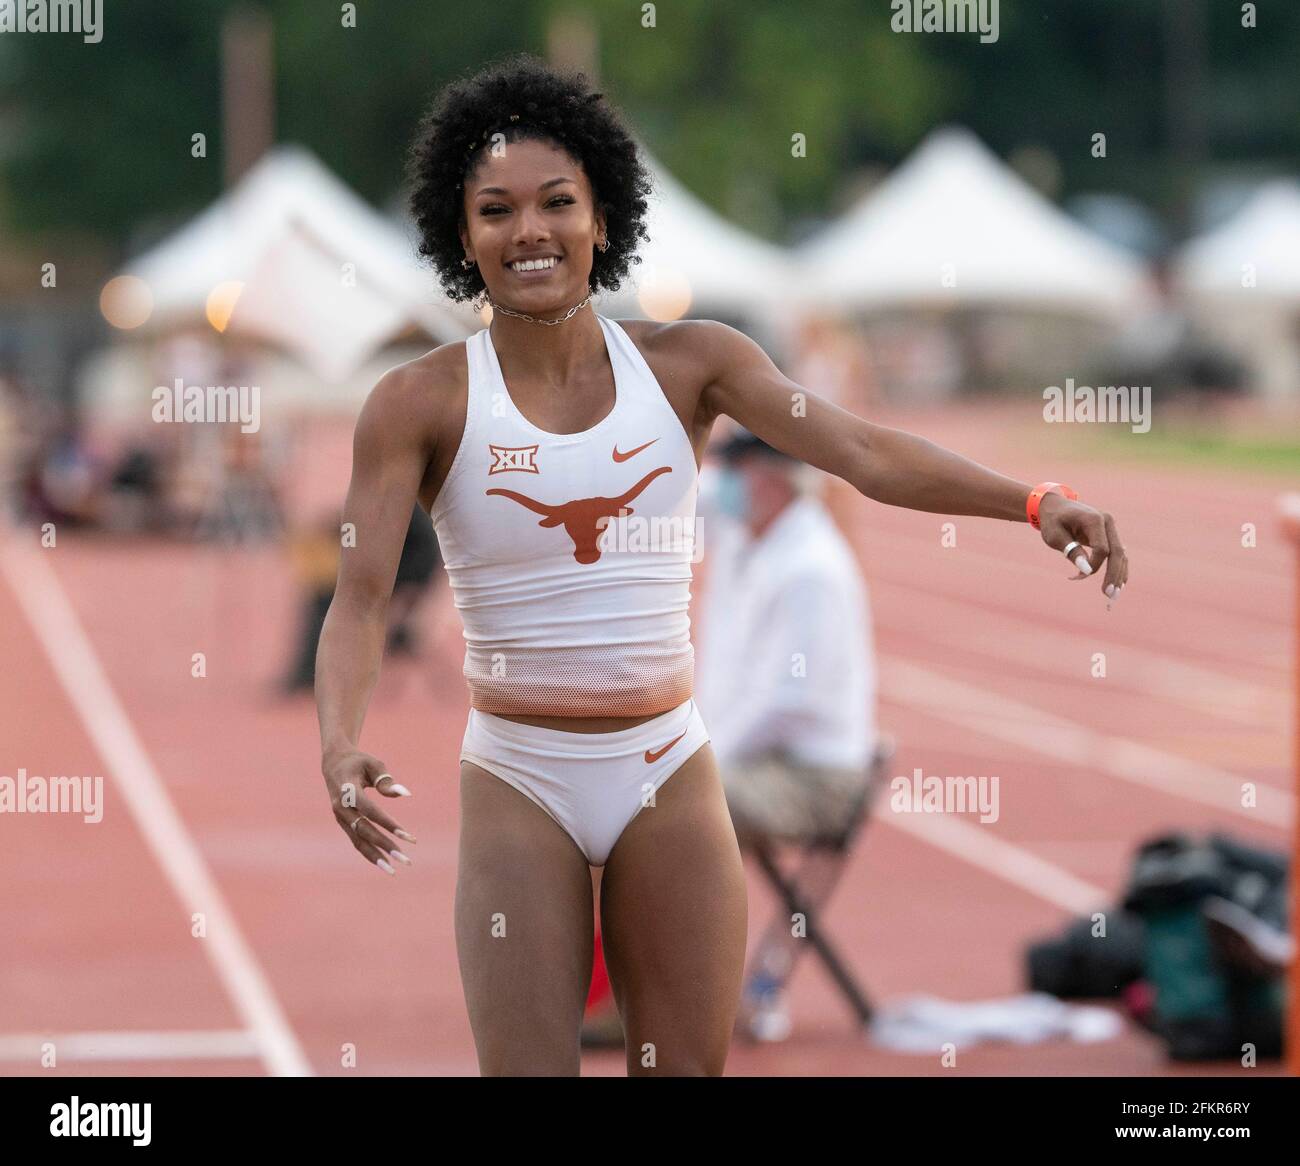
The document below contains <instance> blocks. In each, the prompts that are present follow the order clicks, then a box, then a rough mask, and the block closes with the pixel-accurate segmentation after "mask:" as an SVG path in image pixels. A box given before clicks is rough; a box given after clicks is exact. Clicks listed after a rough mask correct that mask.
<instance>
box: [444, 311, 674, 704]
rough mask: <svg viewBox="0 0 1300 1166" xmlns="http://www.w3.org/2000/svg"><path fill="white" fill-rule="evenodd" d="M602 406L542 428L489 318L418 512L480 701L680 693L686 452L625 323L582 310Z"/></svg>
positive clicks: (647, 697) (623, 699) (665, 698)
mask: <svg viewBox="0 0 1300 1166" xmlns="http://www.w3.org/2000/svg"><path fill="white" fill-rule="evenodd" d="M596 319H597V320H598V321H599V322H600V327H601V331H602V332H603V333H604V336H605V346H606V350H607V352H608V354H609V359H610V363H611V364H612V366H613V371H614V383H615V401H614V407H613V409H612V410H611V411H610V412H609V413H608V414H607V415H606V416H605V417H604V418H603V419H602V420H600V421H598V422H597V423H596V424H595V425H594V426H592V428H590V429H587V430H585V431H583V432H582V433H566V434H557V433H548V432H547V431H546V430H543V429H538V428H537V427H536V426H535V425H533V424H532V423H531V422H530V421H528V420H526V419H525V418H524V416H523V414H522V413H520V412H519V410H518V409H516V408H515V404H514V402H513V401H512V400H511V398H510V392H509V390H508V389H507V388H506V384H505V380H504V378H503V377H502V375H501V366H500V364H499V363H498V361H497V356H496V351H495V350H494V348H493V346H492V337H491V333H490V330H489V329H488V328H484V329H483V330H482V331H480V332H477V333H475V334H474V335H473V336H471V337H470V338H469V339H468V340H467V341H466V343H465V348H466V353H467V356H468V359H469V403H468V408H467V410H466V416H465V430H464V434H463V435H462V437H461V441H460V446H459V448H458V449H457V451H456V456H455V459H454V461H453V462H452V466H451V470H450V471H449V473H448V475H447V480H446V482H445V483H444V484H443V486H442V489H441V490H440V491H439V493H438V497H437V499H436V500H435V501H434V504H433V507H432V509H431V511H430V516H431V517H432V519H433V524H434V528H435V530H436V531H437V534H438V542H439V544H440V548H441V552H442V557H443V562H444V564H445V566H446V570H447V575H448V578H449V579H450V580H451V588H452V593H453V595H454V597H455V603H456V607H457V609H458V610H459V612H460V616H461V620H462V623H463V625H464V632H465V667H464V671H465V679H466V681H467V682H468V684H469V690H470V701H471V703H472V704H473V706H474V707H475V708H477V709H480V710H482V711H483V712H490V713H507V714H531V715H549V716H575V717H576V716H648V715H653V714H657V713H662V712H666V711H667V710H668V709H671V708H675V707H676V706H677V705H679V704H681V703H682V701H684V700H686V699H687V698H688V697H689V696H690V695H691V683H692V671H693V661H694V656H693V651H692V648H691V640H690V616H689V614H688V605H689V603H690V585H691V563H692V561H693V558H694V549H695V543H696V538H695V536H696V529H695V496H696V480H697V476H698V474H697V466H696V462H695V451H694V450H693V449H692V447H691V443H690V440H689V439H688V437H687V435H686V431H685V429H684V428H683V427H682V423H681V421H680V419H679V418H678V416H677V414H676V413H675V412H674V411H673V408H672V406H671V405H670V404H669V403H668V399H667V398H666V397H665V396H664V393H663V390H662V389H661V388H660V386H659V382H658V381H657V380H656V379H655V376H654V374H653V373H652V372H651V371H650V368H649V366H648V365H647V364H646V362H645V359H644V358H643V357H642V356H641V354H640V352H639V351H638V350H637V348H636V345H635V344H633V343H632V340H631V339H630V337H629V336H628V335H627V333H626V332H625V331H624V330H623V329H622V327H620V326H619V325H618V324H617V323H615V322H614V321H613V320H607V319H605V318H604V317H603V316H600V315H597V316H596Z"/></svg>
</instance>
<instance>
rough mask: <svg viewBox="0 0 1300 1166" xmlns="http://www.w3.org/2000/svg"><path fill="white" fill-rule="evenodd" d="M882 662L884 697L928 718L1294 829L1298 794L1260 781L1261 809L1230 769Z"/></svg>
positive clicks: (898, 662) (888, 659)
mask: <svg viewBox="0 0 1300 1166" xmlns="http://www.w3.org/2000/svg"><path fill="white" fill-rule="evenodd" d="M880 664H881V683H880V691H881V694H882V696H883V697H884V698H885V699H888V700H896V701H899V702H900V703H902V704H907V705H911V706H912V707H913V708H916V709H919V710H920V711H922V712H924V713H926V714H927V715H929V716H932V717H937V718H939V719H940V720H945V721H948V722H949V723H951V724H954V725H960V726H962V727H963V728H965V729H969V730H971V731H972V732H975V733H979V734H982V735H983V736H985V737H993V738H997V739H999V740H1002V741H1006V742H1008V743H1010V744H1013V745H1016V746H1019V747H1020V748H1022V749H1026V750H1028V751H1030V752H1033V753H1038V754H1040V755H1042V756H1045V757H1051V758H1053V759H1055V760H1057V761H1064V762H1066V763H1068V764H1070V765H1077V766H1081V767H1082V768H1085V769H1092V770H1096V771H1097V772H1099V773H1105V774H1108V775H1109V776H1111V777H1115V778H1119V779H1120V780H1121V781H1127V782H1131V783H1132V784H1134V785H1142V786H1146V787H1147V788H1148V789H1154V790H1158V791H1159V792H1161V793H1164V794H1170V795H1172V796H1174V797H1178V798H1184V799H1186V800H1187V801H1191V802H1199V803H1200V804H1201V805H1205V806H1211V807H1213V808H1214V809H1216V810H1221V811H1224V812H1226V813H1231V814H1237V815H1239V816H1241V817H1243V818H1247V819H1249V820H1251V821H1253V822H1265V823H1267V824H1268V825H1270V826H1279V827H1283V828H1288V827H1290V825H1291V824H1292V823H1293V822H1294V821H1295V795H1294V794H1293V793H1291V791H1290V790H1286V789H1281V788H1279V787H1276V786H1269V785H1265V784H1264V783H1262V782H1255V783H1253V784H1254V787H1255V790H1254V796H1255V799H1256V802H1257V804H1256V805H1255V806H1253V807H1252V806H1245V805H1243V804H1242V790H1243V786H1244V785H1245V784H1246V781H1245V779H1244V778H1242V777H1240V776H1238V775H1237V774H1235V773H1231V772H1229V771H1228V770H1226V769H1219V768H1218V767H1216V766H1213V765H1205V764H1202V763H1201V762H1199V761H1192V760H1190V759H1188V758H1186V757H1180V756H1178V755H1177V754H1174V753H1167V752H1165V751H1164V750H1163V749H1155V748H1153V747H1151V746H1149V745H1143V744H1141V743H1140V742H1138V741H1131V740H1129V739H1128V738H1126V737H1113V736H1110V735H1108V734H1106V733H1099V732H1097V731H1096V730H1094V729H1091V728H1089V727H1088V726H1086V725H1083V724H1080V723H1079V722H1078V721H1072V720H1069V719H1067V718H1066V717H1062V716H1059V715H1058V714H1056V713H1050V712H1048V711H1047V710H1046V709H1041V708H1037V707H1035V706H1033V705H1028V704H1024V703H1023V702H1021V701H1017V700H1013V699H1012V698H1010V697H1007V696H1003V695H1001V694H999V693H995V692H990V691H988V690H987V689H984V688H978V687H976V686H975V685H973V684H967V683H965V682H963V681H960V680H954V679H952V678H950V677H947V676H943V675H941V674H940V673H938V672H931V671H930V670H929V669H927V668H920V667H918V666H917V665H915V664H912V663H910V662H908V661H906V660H903V659H900V658H898V657H896V656H881V657H880Z"/></svg>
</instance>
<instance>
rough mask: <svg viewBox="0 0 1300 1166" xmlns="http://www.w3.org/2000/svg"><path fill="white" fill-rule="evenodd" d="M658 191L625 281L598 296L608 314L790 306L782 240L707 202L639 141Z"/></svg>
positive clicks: (766, 310) (738, 312)
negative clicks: (645, 236)
mask: <svg viewBox="0 0 1300 1166" xmlns="http://www.w3.org/2000/svg"><path fill="white" fill-rule="evenodd" d="M641 158H642V162H643V163H644V164H645V166H646V168H647V169H648V170H649V171H650V173H651V176H652V181H653V184H654V193H653V194H652V195H651V197H650V199H649V208H648V213H647V216H646V229H647V231H648V232H649V235H650V240H649V242H648V243H643V244H642V245H641V247H640V249H639V250H638V254H639V255H640V257H641V262H640V263H636V264H633V265H632V268H631V271H630V273H629V276H628V278H627V279H626V280H624V283H623V286H622V287H621V288H620V289H619V290H618V291H617V292H615V293H613V294H612V295H611V294H608V293H606V294H605V295H603V296H602V297H601V298H600V305H599V306H600V311H601V313H602V314H603V315H624V316H648V317H649V318H651V319H656V320H673V319H678V318H680V317H682V316H684V315H686V314H687V313H688V312H691V313H695V314H698V313H699V312H701V311H703V312H708V313H718V314H724V315H732V316H748V317H764V316H766V315H768V314H770V313H772V312H775V311H776V310H778V309H779V308H780V307H781V306H782V305H783V304H784V305H788V303H789V296H790V294H791V281H792V278H793V275H794V269H793V265H792V264H791V261H790V259H789V257H788V255H787V253H786V252H785V251H784V250H783V249H782V248H780V247H777V246H775V245H773V244H771V243H768V242H765V241H764V240H762V239H759V238H757V237H756V236H754V235H751V234H750V233H749V232H748V231H745V230H743V229H742V228H740V227H738V226H736V225H735V224H734V223H732V222H730V221H729V220H727V219H726V218H724V217H723V216H722V215H720V214H718V213H717V212H716V211H714V210H713V209H712V208H711V207H709V206H707V205H705V203H703V202H701V201H700V200H699V199H698V198H696V197H695V195H693V194H692V193H691V192H690V191H689V190H687V189H686V187H684V186H683V185H682V184H681V183H680V182H678V181H677V180H676V179H675V178H674V177H673V176H672V175H671V174H669V173H668V171H667V170H666V169H665V168H664V167H663V166H661V165H660V164H659V163H658V162H657V161H656V160H655V159H654V157H653V156H652V155H651V154H650V153H649V151H648V150H646V149H645V147H644V146H642V147H641Z"/></svg>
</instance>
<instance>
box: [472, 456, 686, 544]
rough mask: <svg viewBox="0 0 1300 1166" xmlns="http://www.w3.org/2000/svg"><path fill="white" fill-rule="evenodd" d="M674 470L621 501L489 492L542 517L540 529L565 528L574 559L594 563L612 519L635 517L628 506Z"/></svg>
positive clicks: (643, 481) (665, 471)
mask: <svg viewBox="0 0 1300 1166" xmlns="http://www.w3.org/2000/svg"><path fill="white" fill-rule="evenodd" d="M672 472H673V468H672V466H660V467H659V468H658V469H657V470H651V471H650V472H649V473H648V474H646V476H645V477H644V478H642V479H641V480H640V481H639V482H638V483H637V484H636V485H635V486H633V487H632V488H631V489H629V490H627V491H625V492H624V493H622V494H620V495H619V496H618V497H617V498H575V499H574V500H573V501H572V502H557V503H547V502H538V501H537V499H536V498H528V497H526V496H525V495H523V494H520V493H518V492H516V491H514V490H501V489H493V490H489V491H488V493H489V494H500V495H501V496H502V497H503V498H510V499H512V500H513V501H515V502H518V503H519V505H520V506H525V507H527V508H528V509H529V510H531V511H532V512H533V513H534V514H540V515H542V516H543V517H542V521H541V522H539V523H538V524H537V525H538V526H562V527H564V530H565V533H566V534H567V535H568V536H569V537H570V538H571V539H573V557H574V558H575V559H577V560H578V562H580V563H594V562H595V561H596V560H597V559H599V558H600V547H598V546H597V545H596V544H597V542H599V540H600V536H601V532H602V531H603V530H604V529H605V526H606V524H607V523H608V521H609V519H611V518H626V517H627V516H628V515H629V514H631V513H632V512H633V511H632V507H630V506H629V505H628V503H629V502H631V501H632V500H633V499H634V498H636V497H637V496H638V495H639V494H640V493H641V491H642V490H644V489H645V488H646V487H647V486H648V485H650V483H651V482H653V481H654V480H655V479H656V478H657V477H658V476H659V475H660V474H671V473H672Z"/></svg>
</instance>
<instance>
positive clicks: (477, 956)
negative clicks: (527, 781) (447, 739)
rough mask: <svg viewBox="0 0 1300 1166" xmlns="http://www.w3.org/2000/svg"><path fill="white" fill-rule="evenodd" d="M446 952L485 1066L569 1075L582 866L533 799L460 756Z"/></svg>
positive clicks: (583, 894)
mask: <svg viewBox="0 0 1300 1166" xmlns="http://www.w3.org/2000/svg"><path fill="white" fill-rule="evenodd" d="M460 799H461V822H460V857H459V871H458V875H457V879H456V951H457V955H458V957H459V960H460V975H461V981H462V983H463V984H464V988H465V1004H466V1007H467V1008H468V1010H469V1022H470V1027H471V1028H472V1029H473V1031H474V1044H475V1046H476V1048H477V1050H478V1061H479V1070H480V1072H481V1073H482V1074H483V1075H484V1076H565V1075H573V1076H576V1075H577V1073H578V1069H579V1046H578V1040H579V1032H580V1029H581V1026H582V1012H583V1005H584V1003H585V1001H586V996H587V989H588V987H589V986H590V983H591V961H592V931H593V919H592V889H591V868H590V867H589V866H588V865H587V860H586V858H585V857H584V855H583V854H582V852H581V851H580V850H579V849H578V847H577V846H576V845H575V844H574V842H573V840H572V839H571V838H570V837H569V836H568V835H567V834H566V833H565V832H564V831H563V830H562V829H561V828H560V826H559V825H558V824H557V823H556V822H555V821H554V819H552V818H551V817H550V815H549V814H547V813H546V811H545V810H543V809H542V808H541V807H540V806H538V805H537V804H536V803H534V802H532V801H530V800H529V799H528V798H527V797H525V796H524V795H523V794H521V793H520V792H519V791H518V790H516V789H515V788H514V787H512V786H510V785H507V784H506V783H505V782H504V781H502V780H501V779H500V778H497V777H494V776H493V775H492V774H490V773H486V772H484V771H483V770H482V769H480V768H479V767H478V766H477V765H472V764H471V763H470V762H468V761H463V762H461V777H460Z"/></svg>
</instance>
